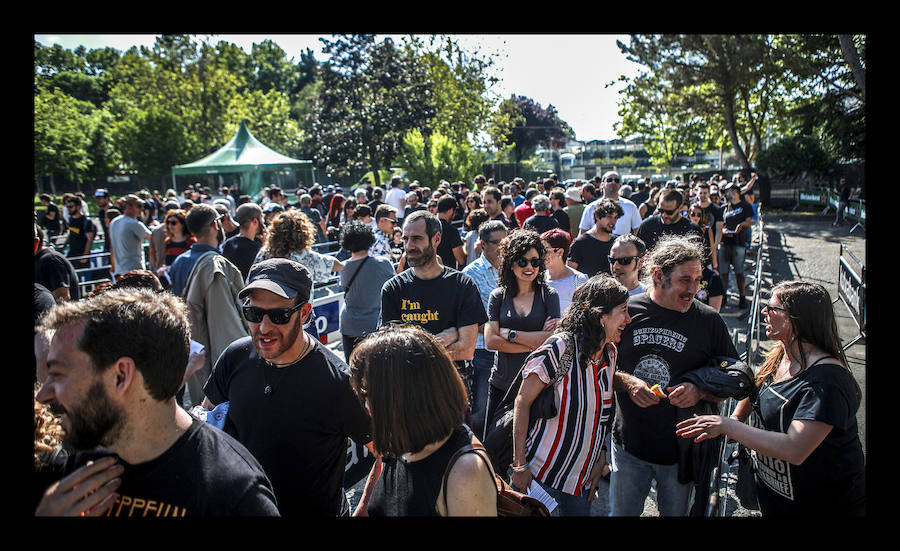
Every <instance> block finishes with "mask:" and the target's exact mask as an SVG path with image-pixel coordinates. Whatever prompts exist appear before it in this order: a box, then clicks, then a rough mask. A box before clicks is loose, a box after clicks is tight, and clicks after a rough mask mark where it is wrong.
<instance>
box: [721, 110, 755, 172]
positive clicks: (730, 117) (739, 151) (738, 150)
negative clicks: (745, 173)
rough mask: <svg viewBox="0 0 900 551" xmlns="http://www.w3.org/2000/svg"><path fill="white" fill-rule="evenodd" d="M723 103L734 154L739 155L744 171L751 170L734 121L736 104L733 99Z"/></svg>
mask: <svg viewBox="0 0 900 551" xmlns="http://www.w3.org/2000/svg"><path fill="white" fill-rule="evenodd" d="M723 103H724V107H725V125H726V126H727V127H728V137H729V138H731V146H732V147H733V148H734V153H735V155H737V157H738V160H739V161H740V163H741V167H743V169H744V170H750V161H748V160H747V155H746V153H744V149H743V148H742V147H741V144H740V141H739V140H738V135H737V128H736V126H735V120H734V102H733V101H732V100H731V99H728V98H726V99H725V100H724V102H723Z"/></svg>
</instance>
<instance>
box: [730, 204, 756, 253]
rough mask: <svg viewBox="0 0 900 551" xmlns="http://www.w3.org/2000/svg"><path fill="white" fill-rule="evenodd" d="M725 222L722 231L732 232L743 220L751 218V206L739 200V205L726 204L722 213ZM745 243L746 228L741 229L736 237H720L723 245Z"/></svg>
mask: <svg viewBox="0 0 900 551" xmlns="http://www.w3.org/2000/svg"><path fill="white" fill-rule="evenodd" d="M723 218H724V220H725V226H724V229H728V230H733V229H735V228H737V227H738V225H739V224H741V223H742V222H743V221H744V220H746V219H748V218H753V205H751V204H750V203H748V202H747V201H744V200H743V199H741V201H740V203H738V204H736V205H732V204H731V203H728V206H727V207H726V208H725V211H724V213H723ZM746 242H747V228H744V229H742V230H741V231H740V232H739V233H738V234H737V235H725V234H723V235H722V244H723V245H743V244H745V243H746Z"/></svg>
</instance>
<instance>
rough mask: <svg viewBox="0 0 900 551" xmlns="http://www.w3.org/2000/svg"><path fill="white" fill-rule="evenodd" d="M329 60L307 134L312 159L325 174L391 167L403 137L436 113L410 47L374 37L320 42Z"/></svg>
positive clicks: (428, 124)
mask: <svg viewBox="0 0 900 551" xmlns="http://www.w3.org/2000/svg"><path fill="white" fill-rule="evenodd" d="M323 43H324V47H323V50H324V52H325V53H326V54H330V59H329V61H328V62H327V63H325V64H324V65H323V66H322V67H321V72H320V77H321V81H322V84H321V88H320V90H319V92H320V93H319V95H318V96H317V97H316V101H315V105H314V109H313V113H312V115H311V119H312V124H311V125H310V134H311V135H312V136H315V137H316V141H317V143H316V149H315V157H316V159H317V161H318V163H319V166H320V167H321V168H324V169H325V170H326V171H327V172H328V173H333V174H337V175H344V174H347V173H349V172H350V170H360V171H365V170H366V169H368V170H371V171H372V173H373V174H374V177H375V180H376V181H375V185H380V184H381V182H380V176H379V169H382V168H387V167H390V164H391V162H392V161H393V160H394V158H395V157H397V155H398V154H399V152H400V149H401V146H402V143H403V137H404V136H405V135H406V133H407V132H408V131H410V130H412V129H414V128H418V129H420V130H422V131H423V133H428V132H429V131H430V129H431V121H432V119H433V118H434V115H435V109H434V107H433V104H432V85H431V83H430V82H429V81H428V80H427V78H426V73H425V72H424V71H423V69H422V65H421V64H419V63H417V62H416V59H415V57H414V56H413V54H412V53H411V52H410V50H409V49H406V50H404V49H398V48H397V47H396V46H395V45H394V42H393V41H392V40H391V39H385V40H383V41H381V42H377V41H376V39H375V37H374V35H349V36H343V35H341V36H336V37H335V38H334V40H330V41H329V40H323Z"/></svg>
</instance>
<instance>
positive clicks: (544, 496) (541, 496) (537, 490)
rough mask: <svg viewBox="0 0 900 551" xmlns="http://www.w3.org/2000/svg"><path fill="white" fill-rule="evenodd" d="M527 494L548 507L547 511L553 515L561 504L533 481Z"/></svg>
mask: <svg viewBox="0 0 900 551" xmlns="http://www.w3.org/2000/svg"><path fill="white" fill-rule="evenodd" d="M525 494H526V495H529V496H531V497H533V498H534V499H536V500H538V501H540V502H541V503H543V504H544V505H546V506H547V510H548V511H550V512H551V513H552V512H553V510H554V509H556V507H557V506H558V505H559V503H557V502H556V500H555V499H553V497H552V496H551V495H550V494H548V493H547V492H546V491H545V490H544V489H543V488H541V485H540V484H538V483H537V482H535V481H534V480H532V481H531V485H530V486H528V491H527V492H525Z"/></svg>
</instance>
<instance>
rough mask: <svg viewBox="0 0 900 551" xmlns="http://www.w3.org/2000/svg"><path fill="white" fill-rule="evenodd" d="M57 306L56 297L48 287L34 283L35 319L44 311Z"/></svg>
mask: <svg viewBox="0 0 900 551" xmlns="http://www.w3.org/2000/svg"><path fill="white" fill-rule="evenodd" d="M54 306H56V299H54V298H53V293H51V292H50V291H49V290H48V289H47V288H46V287H44V286H43V285H41V284H40V283H35V284H34V320H35V321H37V320H38V318H40V317H41V316H42V315H44V312H46V311H47V310H49V309H51V308H53V307H54Z"/></svg>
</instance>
